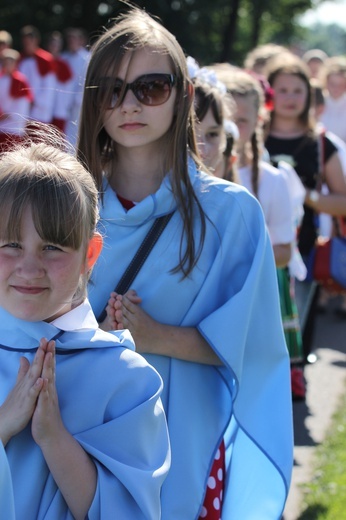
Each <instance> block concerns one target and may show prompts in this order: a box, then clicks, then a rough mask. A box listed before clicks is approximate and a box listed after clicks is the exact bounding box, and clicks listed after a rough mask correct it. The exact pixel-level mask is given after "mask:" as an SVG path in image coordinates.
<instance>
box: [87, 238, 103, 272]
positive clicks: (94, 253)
mask: <svg viewBox="0 0 346 520" xmlns="http://www.w3.org/2000/svg"><path fill="white" fill-rule="evenodd" d="M102 246H103V239H102V236H101V235H100V233H95V234H94V236H93V237H92V238H91V239H90V242H89V245H88V249H87V254H86V269H87V271H90V269H91V268H92V267H93V265H94V264H95V262H96V260H97V259H98V257H99V255H100V253H101V250H102Z"/></svg>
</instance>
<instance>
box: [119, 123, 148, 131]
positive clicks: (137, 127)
mask: <svg viewBox="0 0 346 520" xmlns="http://www.w3.org/2000/svg"><path fill="white" fill-rule="evenodd" d="M144 126H146V125H144V124H143V123H137V122H133V123H124V124H123V125H120V128H121V129H122V130H125V131H135V130H140V129H141V128H143V127H144Z"/></svg>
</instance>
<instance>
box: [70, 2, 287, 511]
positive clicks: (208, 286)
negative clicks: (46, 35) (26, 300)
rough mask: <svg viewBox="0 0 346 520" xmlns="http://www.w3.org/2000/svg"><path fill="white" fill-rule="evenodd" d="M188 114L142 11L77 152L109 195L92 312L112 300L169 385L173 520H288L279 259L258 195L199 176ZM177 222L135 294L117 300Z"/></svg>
mask: <svg viewBox="0 0 346 520" xmlns="http://www.w3.org/2000/svg"><path fill="white" fill-rule="evenodd" d="M193 104H194V95H193V86H192V83H191V81H190V80H189V77H188V71H187V65H186V58H185V56H184V53H183V51H182V49H181V47H180V45H179V44H178V42H177V41H176V39H175V37H174V36H173V35H172V34H171V33H169V32H168V31H167V30H166V29H165V28H164V27H163V26H162V25H160V24H159V23H158V22H156V21H155V20H153V19H152V18H151V17H150V16H149V15H148V14H146V13H145V12H144V11H141V10H140V9H137V8H133V9H131V10H130V11H129V12H128V13H127V14H123V15H121V16H120V17H119V18H117V19H116V21H115V24H114V26H112V27H111V28H109V29H108V30H107V31H106V32H105V33H104V34H103V35H102V36H101V37H100V38H99V39H98V41H97V42H96V43H95V45H94V47H93V49H92V53H91V59H90V63H89V68H88V72H87V78H86V85H85V92H84V99H83V105H82V117H81V123H80V136H79V147H78V157H79V159H80V160H81V161H83V162H84V164H85V165H86V166H87V168H88V169H89V171H91V172H92V174H93V176H94V178H95V180H96V182H97V185H98V188H99V190H100V211H101V224H100V230H101V232H102V234H103V235H104V237H105V238H104V241H105V244H104V248H103V252H102V253H101V256H100V258H99V261H98V262H97V265H96V266H95V270H94V272H93V277H92V280H91V282H90V284H89V298H90V301H91V304H92V307H93V309H94V311H95V313H96V315H97V316H101V315H102V314H103V310H104V308H105V306H106V305H107V302H108V308H107V312H108V316H107V318H106V319H105V320H104V321H103V323H102V326H103V327H105V328H107V327H108V328H110V329H121V328H128V329H129V330H130V332H131V333H132V335H133V337H134V340H135V343H136V350H137V351H138V352H140V353H141V354H143V355H144V356H145V358H146V359H147V360H149V362H150V363H151V364H152V365H154V367H156V369H157V370H158V372H159V373H160V374H161V376H162V378H163V380H164V390H163V405H164V408H165V411H166V415H167V419H168V426H169V432H170V438H171V448H172V465H171V470H170V472H169V474H168V477H167V479H166V481H165V483H164V485H163V488H162V495H161V497H162V518H163V519H164V520H176V519H179V520H192V519H197V518H208V519H210V520H211V519H214V518H217V519H219V518H220V517H221V518H249V517H255V516H256V517H257V518H263V519H264V518H268V519H269V518H270V519H274V518H277V519H279V518H281V514H282V511H283V508H284V503H285V499H286V496H287V491H288V485H289V481H290V475H291V468H292V444H293V443H292V436H291V398H290V385H289V359H288V355H287V351H286V346H285V340H284V336H283V332H282V326H281V317H280V307H279V300H278V294H277V282H276V273H275V265H274V259H273V254H272V250H271V246H270V241H269V238H268V234H267V231H266V227H265V223H264V219H263V214H262V212H261V209H260V206H259V204H258V202H257V201H256V199H255V198H254V197H252V196H251V195H250V194H249V193H248V192H247V191H246V190H245V189H243V188H242V187H240V186H236V185H234V184H231V183H230V182H228V181H225V180H221V179H218V178H216V177H214V176H211V175H209V174H207V173H204V172H203V171H202V167H201V165H200V160H199V157H198V151H197V145H196V139H195V130H194V111H193ZM171 212H173V216H172V218H171V219H170V221H169V223H168V224H167V227H166V228H165V229H164V231H163V233H162V234H161V236H160V237H159V239H158V241H157V243H156V245H155V248H154V249H153V251H152V252H151V253H150V254H149V256H148V257H147V259H146V261H145V263H144V265H143V266H142V267H141V269H140V270H139V272H138V273H137V276H136V278H135V279H134V281H133V283H132V286H131V289H130V290H129V291H128V292H126V293H125V294H116V293H114V292H113V293H112V296H111V298H110V297H109V296H110V293H111V291H114V287H115V286H116V284H117V283H118V281H119V279H120V278H121V277H122V275H123V272H124V271H125V270H126V269H127V267H128V265H129V263H130V262H131V260H132V257H133V255H134V253H135V251H136V250H137V249H138V247H139V246H140V244H141V243H142V241H143V238H144V237H145V236H146V234H147V232H148V230H149V229H150V227H151V225H152V223H153V221H154V220H155V219H156V217H159V216H162V215H166V214H168V213H171ZM100 319H101V318H100ZM102 319H103V318H102ZM220 483H221V485H220Z"/></svg>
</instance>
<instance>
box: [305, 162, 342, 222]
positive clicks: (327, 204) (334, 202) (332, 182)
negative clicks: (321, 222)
mask: <svg viewBox="0 0 346 520" xmlns="http://www.w3.org/2000/svg"><path fill="white" fill-rule="evenodd" d="M325 178H326V184H327V186H328V189H329V192H330V193H328V194H326V195H322V194H320V197H319V200H318V201H312V200H311V199H309V194H310V192H309V190H307V194H306V199H305V204H306V205H307V206H309V207H311V208H312V209H314V210H315V211H317V212H319V213H327V214H329V215H332V216H335V217H336V216H339V215H346V182H345V178H344V175H343V172H342V167H341V163H340V159H339V156H338V154H337V153H334V154H333V155H332V156H331V158H330V159H329V160H328V161H327V163H326V165H325Z"/></svg>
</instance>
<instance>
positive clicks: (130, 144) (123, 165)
mask: <svg viewBox="0 0 346 520" xmlns="http://www.w3.org/2000/svg"><path fill="white" fill-rule="evenodd" d="M21 43H22V48H21V49H19V50H16V49H13V48H12V37H11V35H10V34H9V33H8V32H6V31H5V30H3V31H0V60H1V75H0V91H1V93H2V95H1V96H0V145H1V147H2V150H1V154H0V208H1V211H2V215H3V216H4V218H3V219H2V222H1V224H0V281H1V283H0V318H1V324H0V356H1V359H2V363H1V364H0V376H1V380H2V381H3V384H2V385H1V387H0V484H1V485H0V510H1V511H6V518H8V519H9V520H15V519H17V520H21V519H22V518H28V519H29V520H36V519H39V518H40V519H41V518H42V519H48V518H49V519H53V520H55V519H56V520H60V519H62V518H66V519H67V518H77V519H79V518H81V519H84V518H86V517H87V518H89V519H95V520H99V519H101V520H108V519H113V518H114V517H116V518H119V519H124V520H125V519H126V520H129V519H134V520H137V519H140V518H143V519H144V518H146V519H148V520H158V519H159V518H162V519H163V520H176V519H179V520H197V519H207V520H220V519H223V520H231V519H239V518H242V519H247V518H259V519H261V520H262V519H263V520H280V519H281V517H282V514H283V510H284V507H285V501H286V498H287V495H288V491H289V486H290V478H291V471H292V466H293V431H292V398H293V399H304V398H305V393H306V387H305V380H304V366H305V364H306V363H307V362H308V361H309V359H310V361H311V359H312V357H311V354H312V353H313V333H314V320H315V317H316V313H317V312H318V311H321V310H323V306H324V305H325V302H326V300H327V298H329V297H330V296H331V294H329V293H328V292H326V291H325V290H324V291H320V290H319V287H318V286H317V285H316V283H315V282H313V281H306V280H305V278H306V265H307V262H308V258H309V254H310V252H311V250H312V248H313V246H314V243H315V241H316V239H317V237H318V235H319V234H322V233H324V234H327V235H328V236H330V235H331V234H332V233H333V232H334V231H333V225H332V220H331V216H332V217H337V218H339V217H340V218H341V217H342V216H343V215H346V182H345V175H346V170H345V166H344V165H345V163H346V161H345V158H346V155H345V150H346V148H345V147H346V144H345V141H344V139H346V133H345V128H344V127H343V124H342V118H340V111H341V110H342V107H343V106H346V59H344V58H342V57H333V58H329V57H327V56H326V55H325V54H324V53H323V52H322V51H320V50H312V51H310V52H308V53H306V54H305V55H304V56H302V57H299V56H297V55H296V54H295V53H293V52H292V51H290V50H289V49H288V48H285V47H282V46H278V45H274V44H270V45H264V46H260V47H258V48H256V49H253V50H252V51H251V52H250V53H249V54H248V56H247V57H246V59H245V61H244V65H243V66H242V67H239V66H235V65H232V64H229V63H213V64H206V65H204V66H200V64H199V63H198V62H197V61H196V60H195V59H194V58H193V57H191V56H186V54H185V53H184V51H183V49H182V48H181V47H180V45H179V43H178V42H177V40H176V38H175V37H174V35H173V34H171V33H170V32H169V31H167V30H166V29H165V28H164V26H163V25H162V24H160V23H159V22H157V21H156V20H155V19H154V18H153V17H151V16H150V15H149V14H147V13H146V12H145V11H144V10H141V9H138V8H134V7H132V8H130V9H129V11H128V12H127V13H126V14H122V15H120V16H119V17H117V19H116V20H115V21H114V24H113V25H112V26H111V27H109V28H108V29H107V30H105V31H104V33H103V34H102V35H101V36H99V38H98V39H97V40H96V42H95V43H94V44H93V46H92V47H91V49H87V47H86V43H87V42H86V38H85V34H84V32H83V31H81V30H80V29H76V28H71V29H68V30H67V31H66V33H65V34H64V35H62V34H61V33H59V32H57V31H55V32H53V33H52V34H51V35H50V37H49V39H48V41H47V42H46V45H45V48H42V47H41V41H40V34H39V32H38V31H37V29H36V28H35V27H32V26H26V27H23V28H22V30H21ZM321 140H323V154H321V153H320V150H321V148H320V146H321ZM64 147H65V148H64ZM322 181H323V182H322ZM317 217H319V220H318V219H317ZM323 218H324V220H323ZM303 290H304V291H306V290H308V291H309V292H310V293H311V299H310V300H309V301H310V302H311V303H310V305H309V306H308V309H306V308H303V305H302V301H303V300H302V298H300V294H301V292H302V291H303ZM304 294H305V293H304ZM343 305H345V306H344V307H343ZM303 312H304V313H305V314H306V318H305V319H304V320H302V313H303ZM340 313H341V314H342V313H346V299H345V302H344V300H342V306H341V308H340ZM134 350H135V351H136V352H133V351H134ZM33 475H34V477H33Z"/></svg>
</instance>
